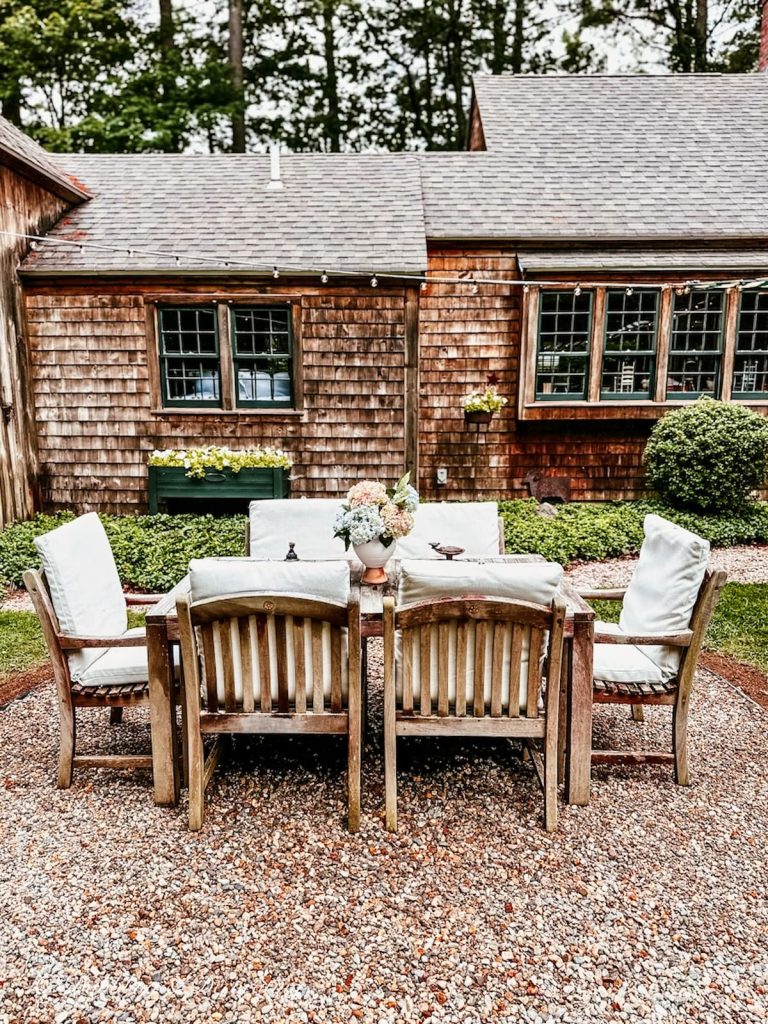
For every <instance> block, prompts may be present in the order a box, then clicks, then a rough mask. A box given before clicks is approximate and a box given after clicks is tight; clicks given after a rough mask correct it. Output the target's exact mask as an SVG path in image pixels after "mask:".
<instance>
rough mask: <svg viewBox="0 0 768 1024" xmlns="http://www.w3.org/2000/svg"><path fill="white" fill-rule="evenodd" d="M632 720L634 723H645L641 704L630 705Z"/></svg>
mask: <svg viewBox="0 0 768 1024" xmlns="http://www.w3.org/2000/svg"><path fill="white" fill-rule="evenodd" d="M632 718H633V720H634V721H635V722H644V721H645V715H644V714H643V706H642V704H633V705H632Z"/></svg>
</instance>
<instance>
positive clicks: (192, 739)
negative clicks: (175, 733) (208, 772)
mask: <svg viewBox="0 0 768 1024" xmlns="http://www.w3.org/2000/svg"><path fill="white" fill-rule="evenodd" d="M188 742H189V747H188V751H189V827H190V830H191V831H192V832H197V831H198V830H199V829H201V828H202V827H203V818H204V817H205V749H204V747H203V737H202V734H201V733H200V730H199V729H195V730H194V731H193V733H192V735H190V736H189V740H188Z"/></svg>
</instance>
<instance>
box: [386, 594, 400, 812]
mask: <svg viewBox="0 0 768 1024" xmlns="http://www.w3.org/2000/svg"><path fill="white" fill-rule="evenodd" d="M384 615H385V622H384V625H385V629H384V794H385V812H386V818H385V820H386V827H387V831H388V832H397V721H396V716H395V708H396V695H395V649H394V648H395V641H394V635H393V630H392V625H391V623H392V621H393V615H392V609H389V608H387V607H385V610H384Z"/></svg>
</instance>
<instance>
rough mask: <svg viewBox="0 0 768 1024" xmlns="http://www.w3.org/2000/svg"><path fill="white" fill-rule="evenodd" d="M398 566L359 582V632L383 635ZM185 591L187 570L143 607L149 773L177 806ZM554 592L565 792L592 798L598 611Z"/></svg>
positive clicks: (577, 798) (160, 800) (565, 587)
mask: <svg viewBox="0 0 768 1024" xmlns="http://www.w3.org/2000/svg"><path fill="white" fill-rule="evenodd" d="M482 561H484V562H502V561H503V562H513V563H514V562H517V563H526V562H541V561H544V559H543V558H542V557H541V556H540V555H499V556H497V557H494V558H485V559H482ZM350 573H351V582H352V585H353V586H355V587H357V586H359V584H360V576H361V575H362V566H360V564H359V563H357V562H354V563H351V564H350ZM397 573H398V566H397V563H396V562H393V563H390V567H389V578H388V581H387V583H384V584H381V585H378V586H360V587H359V592H360V617H361V630H360V631H361V636H362V637H363V638H364V641H365V639H366V638H368V637H380V636H382V635H383V616H384V598H385V597H386V596H387V595H389V594H394V593H395V591H396V585H397ZM188 590H189V577H188V576H185V577H184V579H183V580H181V581H180V582H179V583H178V584H177V585H176V586H175V587H174V588H173V590H171V591H170V592H169V593H167V594H166V595H165V596H164V597H163V598H162V599H161V600H160V601H158V603H157V604H156V605H154V606H153V607H152V608H151V609H150V610H149V611H148V612H147V617H146V628H147V659H148V666H149V696H150V721H151V729H152V773H153V779H154V798H155V803H156V804H159V805H164V806H174V805H175V804H177V803H178V800H179V790H180V785H181V774H180V764H179V740H178V729H177V722H176V702H177V687H176V684H175V682H174V671H173V660H174V652H173V648H174V646H178V641H179V624H178V619H177V616H176V600H177V598H178V597H180V596H181V595H182V594H185V593H187V592H188ZM559 592H560V594H561V595H562V597H563V599H564V600H565V604H566V618H565V637H566V645H567V657H566V658H565V659H564V673H565V678H564V683H565V686H564V698H565V700H564V704H565V706H564V707H562V702H561V713H562V711H564V712H565V728H566V743H565V799H566V800H567V802H568V803H570V804H581V805H585V804H588V803H589V787H590V770H591V761H592V649H593V642H594V620H595V612H594V610H593V609H592V608H590V606H589V605H588V604H587V603H586V601H584V599H583V598H582V597H580V596H579V594H578V593H577V592H576V590H575V589H574V587H573V586H572V584H571V583H570V582H569V581H568V580H567V579H565V578H564V579H563V580H562V582H561V584H560V588H559Z"/></svg>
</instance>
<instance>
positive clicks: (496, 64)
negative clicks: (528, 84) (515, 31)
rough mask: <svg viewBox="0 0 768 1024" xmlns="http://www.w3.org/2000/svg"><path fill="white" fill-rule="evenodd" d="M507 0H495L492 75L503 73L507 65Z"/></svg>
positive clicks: (492, 27) (492, 23)
mask: <svg viewBox="0 0 768 1024" xmlns="http://www.w3.org/2000/svg"><path fill="white" fill-rule="evenodd" d="M507 7H508V4H507V0H495V3H494V5H493V19H492V21H491V32H492V38H493V46H492V49H491V62H490V65H491V66H490V71H491V74H492V75H500V74H502V73H503V72H504V71H505V70H506V67H507Z"/></svg>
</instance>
